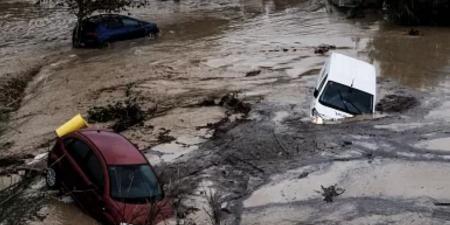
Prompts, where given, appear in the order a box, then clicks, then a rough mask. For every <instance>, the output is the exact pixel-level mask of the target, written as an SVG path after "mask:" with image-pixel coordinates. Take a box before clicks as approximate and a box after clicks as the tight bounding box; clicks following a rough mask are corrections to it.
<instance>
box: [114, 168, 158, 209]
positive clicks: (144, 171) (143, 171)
mask: <svg viewBox="0 0 450 225" xmlns="http://www.w3.org/2000/svg"><path fill="white" fill-rule="evenodd" d="M109 176H110V180H111V184H110V185H111V197H112V198H114V199H116V200H119V201H124V202H133V203H146V202H150V201H156V200H160V199H161V198H162V191H161V187H160V185H159V183H158V180H157V179H156V175H155V174H154V173H153V171H152V169H151V168H150V166H149V165H146V164H142V165H125V166H110V167H109Z"/></svg>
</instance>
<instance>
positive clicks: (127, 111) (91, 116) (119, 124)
mask: <svg viewBox="0 0 450 225" xmlns="http://www.w3.org/2000/svg"><path fill="white" fill-rule="evenodd" d="M87 113H88V121H89V122H109V121H115V123H114V124H113V125H112V129H113V130H114V131H116V132H121V131H124V130H126V129H128V127H131V126H134V125H142V124H143V121H144V120H145V117H146V115H147V114H148V113H149V112H146V111H144V110H143V109H142V108H141V106H140V105H139V103H138V102H137V101H136V99H135V98H129V99H126V100H125V101H119V102H116V103H112V104H108V105H106V106H94V107H92V108H90V109H89V110H88V112H87Z"/></svg>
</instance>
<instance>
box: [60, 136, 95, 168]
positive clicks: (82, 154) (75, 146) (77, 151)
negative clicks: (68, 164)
mask: <svg viewBox="0 0 450 225" xmlns="http://www.w3.org/2000/svg"><path fill="white" fill-rule="evenodd" d="M64 146H65V147H66V149H67V151H68V152H69V154H70V155H71V156H72V157H73V158H74V159H75V161H76V162H77V163H78V165H80V166H81V165H82V164H83V162H84V160H85V159H86V156H87V155H88V153H89V152H90V151H91V150H90V149H89V146H88V145H87V144H85V143H84V142H82V141H80V140H78V139H75V138H69V139H66V140H64Z"/></svg>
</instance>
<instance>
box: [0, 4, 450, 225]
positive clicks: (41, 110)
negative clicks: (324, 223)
mask: <svg viewBox="0 0 450 225" xmlns="http://www.w3.org/2000/svg"><path fill="white" fill-rule="evenodd" d="M312 2H313V1H298V0H249V1H243V0H234V1H225V0H213V1H206V2H205V1H196V0H186V1H180V2H179V3H175V2H172V1H155V2H152V3H151V5H150V7H148V8H146V9H139V10H135V11H132V15H133V16H137V17H139V18H143V19H147V20H151V21H155V22H157V23H158V24H159V26H160V28H161V30H162V33H161V35H160V37H159V38H158V39H157V40H146V39H139V40H134V41H127V42H120V43H114V44H113V45H112V46H111V47H110V48H107V49H101V50H97V49H90V50H71V49H70V35H71V27H72V26H73V24H74V18H73V16H69V15H68V14H67V13H65V12H62V11H54V12H53V13H47V12H46V11H42V10H39V9H37V8H35V7H34V6H32V5H31V4H29V3H22V2H2V3H0V8H1V9H2V11H3V12H4V14H3V15H0V16H1V17H0V28H1V29H2V30H3V31H2V33H1V34H0V66H1V67H0V73H1V75H4V74H6V73H11V72H15V71H20V70H21V69H23V67H26V66H28V65H29V63H28V62H33V63H36V62H35V61H36V58H40V57H41V56H39V57H37V56H38V55H41V54H42V56H45V55H50V54H54V53H58V54H60V55H59V56H58V57H57V58H56V59H53V60H52V61H51V63H52V64H50V65H48V64H47V65H45V63H49V62H48V61H45V60H43V62H44V65H45V66H44V68H43V69H42V70H41V72H40V73H39V74H38V76H37V77H36V79H35V80H34V81H33V82H32V83H31V84H30V86H29V88H28V89H27V92H26V97H25V99H24V102H23V103H22V107H21V108H20V109H19V110H18V112H17V113H16V115H14V116H13V123H14V125H15V126H17V129H19V130H20V131H22V132H21V133H17V132H12V131H11V132H9V133H7V134H5V136H4V137H2V138H5V139H8V140H12V141H14V143H15V146H13V147H12V148H11V151H35V149H36V148H35V146H37V145H39V143H42V142H43V141H45V140H46V139H50V138H52V135H53V134H52V131H53V129H54V128H55V127H57V126H58V125H59V124H61V123H62V122H63V121H65V120H67V118H70V117H71V116H72V115H74V114H76V113H78V112H82V113H83V112H86V110H87V108H88V107H89V106H91V105H95V104H104V103H105V102H107V101H112V100H116V99H122V98H124V87H123V85H124V84H127V83H133V84H134V86H133V88H132V92H133V93H137V94H138V95H139V96H141V97H143V98H145V100H147V101H148V102H150V103H149V104H148V105H145V107H151V106H152V104H158V106H159V107H163V108H164V107H165V108H167V109H172V110H169V111H168V112H167V114H166V115H165V117H161V119H159V120H158V119H155V120H154V121H150V122H148V123H149V124H153V125H154V123H156V124H157V125H158V126H159V127H165V128H170V129H171V130H172V132H171V133H170V134H171V135H173V136H174V137H175V138H177V139H179V140H183V138H185V136H186V134H187V133H189V132H191V131H193V130H196V129H195V127H197V126H202V125H206V123H207V122H209V121H217V120H218V119H220V117H221V116H223V115H222V114H223V112H222V111H220V110H212V111H211V109H209V110H201V109H200V110H198V111H195V110H190V109H189V110H185V109H179V108H178V107H181V106H186V105H189V104H192V103H195V102H197V101H198V100H199V99H201V98H203V97H205V96H220V95H222V94H223V93H225V92H228V91H240V92H241V93H242V94H243V95H244V96H247V97H252V98H257V97H260V98H264V99H265V101H266V102H269V103H273V104H281V105H296V108H295V109H296V110H298V111H299V112H303V113H306V111H307V109H306V107H304V104H303V105H302V104H299V103H298V102H299V101H306V100H305V96H306V95H308V93H306V92H302V91H299V89H298V87H303V89H302V90H304V89H305V87H308V88H309V87H311V86H312V84H313V83H314V82H315V77H314V76H310V75H311V74H315V73H316V72H317V70H318V69H320V67H321V66H322V64H323V62H324V60H325V59H326V56H320V55H315V54H314V47H315V46H317V45H319V44H323V43H325V44H333V45H336V46H337V50H336V51H338V52H342V53H345V54H348V55H351V56H354V57H358V58H361V59H363V60H367V61H370V62H373V63H374V64H375V65H376V66H377V67H378V69H379V70H378V73H379V76H380V77H385V78H390V79H392V80H394V81H398V82H399V83H400V84H403V85H405V86H407V87H412V88H414V89H418V90H425V91H426V92H433V93H435V95H436V96H438V97H436V98H434V99H432V101H435V102H439V101H442V98H440V97H439V95H442V94H443V93H447V92H445V90H446V88H447V87H448V85H445V83H447V84H448V75H449V74H450V44H449V40H450V29H449V28H429V27H428V28H425V27H419V28H418V29H419V30H420V32H421V35H420V36H417V37H412V36H408V35H407V34H406V33H407V31H408V30H409V28H405V27H396V26H392V25H387V24H385V23H384V22H381V21H379V20H377V19H376V17H375V18H365V19H357V20H347V19H345V18H344V17H343V16H341V15H339V14H334V13H333V14H329V13H327V12H326V10H325V9H324V8H318V7H316V6H315V5H314V4H312ZM37 61H39V60H37ZM39 63H42V62H41V61H39ZM30 64H31V63H30ZM254 69H261V70H262V73H261V75H259V76H257V77H252V78H247V77H245V76H244V75H245V73H246V72H248V71H250V70H254ZM299 99H301V100H299ZM445 99H446V98H445ZM445 99H444V100H445ZM441 107H443V108H437V111H436V112H435V114H437V115H439V116H441V117H439V118H438V119H443V118H444V119H446V118H447V119H448V117H449V116H448V115H446V114H445V112H446V110H447V109H448V105H447V106H446V105H443V106H441ZM192 112H193V113H195V114H193V113H192ZM202 113H203V114H204V115H202ZM285 114H286V112H283V111H280V112H279V113H278V114H277V116H278V117H280V118H284V117H285V116H286V115H285ZM433 115H434V114H433ZM278 117H277V118H276V119H275V121H276V122H279V121H280V120H281V119H280V118H278ZM176 119H180V121H178V123H177V121H176ZM155 121H156V122H155ZM433 121H434V117H433ZM180 124H182V125H180ZM125 135H127V136H128V137H130V138H131V139H132V140H133V142H135V143H138V144H139V146H140V147H141V148H143V149H145V148H147V147H149V146H152V145H153V144H154V142H151V141H149V140H154V139H155V136H156V135H157V133H155V132H153V131H148V130H145V129H144V130H142V129H131V130H129V131H126V132H125ZM189 138H196V137H189ZM171 144H172V145H173V143H171ZM171 144H166V145H168V146H169V147H170V146H171ZM165 147H166V148H167V146H159V147H156V148H155V150H160V151H162V152H164V148H165ZM161 149H162V150H161ZM193 149H195V147H193ZM37 151H43V150H42V149H41V150H39V149H38V150H37ZM189 151H191V150H189ZM176 156H178V155H176ZM150 158H151V157H150ZM161 158H171V156H168V157H161ZM383 166H385V165H382V166H381V167H382V168H384V167H383ZM396 166H397V165H396V164H393V167H396ZM398 167H399V168H400V169H405V168H403V167H402V166H398ZM407 169H408V171H410V170H411V167H408V168H407ZM375 175H377V176H383V173H380V174H375ZM49 211H50V216H49V217H48V218H47V219H46V220H44V221H43V224H75V223H76V224H94V222H93V221H92V219H90V218H89V217H88V216H86V215H84V214H83V213H81V212H80V211H79V210H78V209H77V208H76V207H75V206H74V205H72V204H67V203H62V202H59V201H52V202H51V203H50V205H49ZM73 218H77V219H76V220H74V219H73Z"/></svg>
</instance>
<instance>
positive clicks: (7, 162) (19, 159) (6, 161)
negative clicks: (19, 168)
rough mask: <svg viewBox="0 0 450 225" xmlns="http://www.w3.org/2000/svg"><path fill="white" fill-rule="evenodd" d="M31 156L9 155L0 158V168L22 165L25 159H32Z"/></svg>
mask: <svg viewBox="0 0 450 225" xmlns="http://www.w3.org/2000/svg"><path fill="white" fill-rule="evenodd" d="M33 157H34V156H33V155H31V154H25V155H11V156H6V157H3V158H0V167H8V166H14V165H22V164H24V163H25V159H29V158H33Z"/></svg>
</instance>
